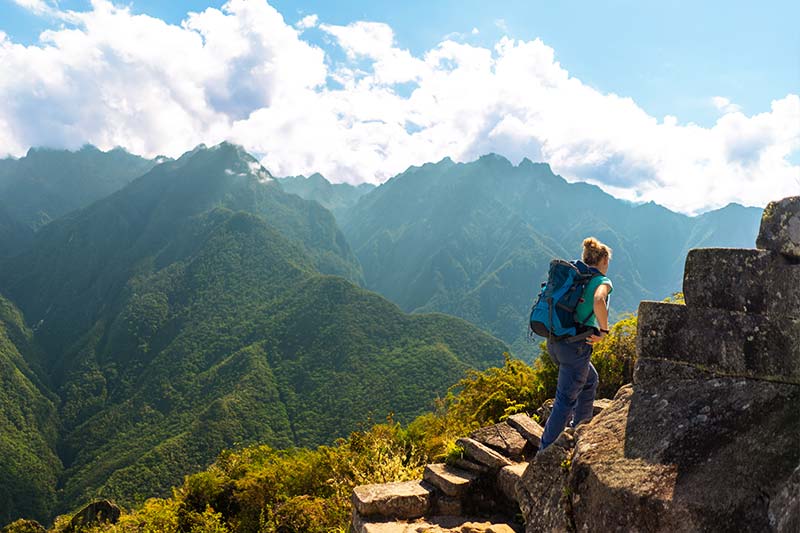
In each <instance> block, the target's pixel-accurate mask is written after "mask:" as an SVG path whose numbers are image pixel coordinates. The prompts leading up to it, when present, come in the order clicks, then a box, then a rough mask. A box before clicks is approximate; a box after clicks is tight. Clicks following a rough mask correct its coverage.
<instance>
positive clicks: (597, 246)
mask: <svg viewBox="0 0 800 533" xmlns="http://www.w3.org/2000/svg"><path fill="white" fill-rule="evenodd" d="M606 257H608V259H609V261H610V260H611V248H609V247H608V246H607V245H605V244H603V243H602V242H600V241H599V240H597V239H596V238H595V237H587V238H585V239H583V255H582V257H581V259H583V262H584V263H586V264H587V265H592V266H595V265H599V264H600V263H601V262H602V261H603V259H605V258H606Z"/></svg>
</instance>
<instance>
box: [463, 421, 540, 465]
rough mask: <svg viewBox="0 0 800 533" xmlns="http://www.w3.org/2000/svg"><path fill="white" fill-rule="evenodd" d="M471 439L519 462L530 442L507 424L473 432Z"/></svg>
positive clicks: (501, 423)
mask: <svg viewBox="0 0 800 533" xmlns="http://www.w3.org/2000/svg"><path fill="white" fill-rule="evenodd" d="M470 437H471V438H472V439H474V440H476V441H478V442H480V443H481V444H484V445H486V446H488V447H490V448H492V449H494V450H496V451H498V452H500V453H501V454H503V455H505V456H506V457H510V458H511V459H516V460H519V459H521V458H522V452H523V450H524V449H525V445H526V444H527V443H528V441H527V440H526V439H525V437H523V436H522V435H521V434H520V432H519V431H517V430H516V429H514V428H513V427H512V426H511V425H510V424H508V423H507V422H500V423H499V424H494V425H491V426H487V427H483V428H480V429H478V430H475V431H473V432H472V434H471V435H470Z"/></svg>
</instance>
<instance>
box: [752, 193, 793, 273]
mask: <svg viewBox="0 0 800 533" xmlns="http://www.w3.org/2000/svg"><path fill="white" fill-rule="evenodd" d="M756 246H757V247H758V248H761V249H762V250H772V251H774V252H779V253H782V254H784V255H786V256H787V257H792V258H794V259H800V196H790V197H788V198H784V199H783V200H778V201H777V202H770V203H769V204H767V207H766V209H764V214H763V215H762V216H761V227H760V228H759V230H758V238H757V239H756Z"/></svg>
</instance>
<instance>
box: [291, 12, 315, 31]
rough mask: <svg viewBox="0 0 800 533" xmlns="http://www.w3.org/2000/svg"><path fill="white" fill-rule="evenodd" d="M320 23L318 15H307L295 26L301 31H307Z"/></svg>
mask: <svg viewBox="0 0 800 533" xmlns="http://www.w3.org/2000/svg"><path fill="white" fill-rule="evenodd" d="M318 22H319V17H318V16H317V15H306V16H305V17H303V18H301V19H300V20H299V21H298V22H297V24H295V26H296V27H297V29H299V30H307V29H308V28H313V27H315V26H316V25H317V23H318Z"/></svg>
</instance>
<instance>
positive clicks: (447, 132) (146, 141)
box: [0, 0, 800, 212]
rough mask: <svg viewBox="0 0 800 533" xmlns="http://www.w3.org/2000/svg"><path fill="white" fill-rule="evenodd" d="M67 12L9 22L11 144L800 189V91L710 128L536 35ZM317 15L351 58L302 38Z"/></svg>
mask: <svg viewBox="0 0 800 533" xmlns="http://www.w3.org/2000/svg"><path fill="white" fill-rule="evenodd" d="M71 16H72V17H74V21H75V24H74V26H73V25H71V24H70V25H69V27H68V28H66V29H60V30H53V31H48V32H45V33H44V34H43V35H42V42H41V44H40V45H34V46H23V45H20V44H16V43H14V42H12V41H11V40H10V39H9V38H8V37H7V36H5V35H4V34H2V32H0V156H3V155H5V154H6V153H10V154H13V155H20V154H23V153H24V152H25V151H26V150H27V148H28V147H29V146H36V145H52V146H66V147H77V146H80V145H81V144H83V143H84V142H92V143H94V144H96V145H98V146H99V147H101V148H110V147H113V146H115V145H122V146H125V147H127V148H128V149H130V150H132V151H134V152H137V153H142V154H145V155H150V156H154V155H156V154H161V153H164V154H167V155H172V156H176V155H179V154H180V153H181V152H182V151H184V150H186V149H189V148H191V147H192V146H195V145H196V144H198V143H200V142H205V143H206V144H214V143H216V142H218V141H219V140H222V139H229V140H232V141H234V142H238V143H241V144H242V145H244V146H245V148H247V149H248V150H249V151H251V152H253V153H254V154H256V155H258V156H259V157H261V163H262V164H263V165H264V166H265V167H267V168H268V169H269V170H270V171H271V172H273V173H274V174H276V175H290V174H311V173H313V172H316V171H319V172H321V173H322V174H324V175H325V176H327V177H329V178H331V179H332V180H334V181H349V182H353V183H357V182H361V181H371V182H378V181H383V180H385V179H387V178H389V177H391V176H392V175H394V174H396V173H398V172H402V171H403V170H405V169H406V168H407V167H408V166H409V165H419V164H422V163H424V162H427V161H438V160H440V159H441V158H443V157H445V156H451V157H452V158H453V159H455V160H459V161H466V160H472V159H475V158H476V157H478V156H480V155H482V154H484V153H486V152H488V151H495V152H498V153H500V154H503V155H506V156H507V157H509V158H510V159H511V160H512V161H513V162H515V163H516V162H518V161H519V160H520V159H522V157H529V158H530V159H532V160H543V161H547V162H550V163H551V165H552V166H553V168H554V170H555V171H556V172H559V173H561V174H562V175H564V176H565V177H567V178H568V179H573V180H577V179H581V180H587V181H591V182H594V183H597V184H599V185H600V186H602V187H603V188H605V189H606V190H607V191H609V192H612V193H613V194H615V195H617V196H622V197H625V198H629V199H632V200H643V201H646V200H655V201H656V202H659V203H661V204H664V205H666V206H668V207H670V208H673V209H678V210H681V211H684V212H696V211H700V210H704V209H708V208H711V207H718V206H722V205H725V204H726V203H728V202H730V201H738V202H741V203H744V204H750V205H753V204H759V205H763V204H765V203H766V202H767V201H768V200H771V199H774V198H777V197H780V196H785V195H788V194H797V193H798V192H799V191H798V188H800V187H798V182H797V178H798V176H800V166H798V165H796V164H794V165H793V164H792V163H790V162H789V160H790V156H791V154H793V153H796V152H797V151H798V150H800V97H798V96H797V95H791V94H790V95H787V96H785V97H784V98H781V99H778V100H775V101H774V102H772V106H771V108H770V110H769V111H767V112H764V113H760V114H757V115H752V116H747V115H745V114H744V113H743V112H742V111H741V109H739V108H738V107H737V106H735V104H732V103H731V102H730V101H729V100H728V99H727V98H724V97H715V98H714V99H712V101H711V104H712V105H715V106H717V108H718V109H720V110H721V111H722V115H721V116H720V118H719V119H718V121H717V122H716V124H714V125H713V126H712V127H707V128H705V127H700V126H698V125H695V124H681V123H680V122H679V121H678V119H677V118H676V117H674V116H669V115H668V116H665V117H663V119H662V120H661V121H659V120H658V119H656V118H655V117H652V116H650V115H648V114H647V113H646V112H645V111H644V110H643V109H642V108H640V107H639V106H638V105H637V104H636V102H634V101H633V100H632V99H631V98H626V97H622V96H618V95H615V94H604V93H600V92H598V91H597V90H595V89H593V88H591V87H589V86H588V85H585V84H584V83H582V82H581V81H580V80H579V79H577V78H575V77H574V76H570V74H569V72H568V71H567V70H565V69H564V68H563V67H562V66H561V65H560V64H559V63H558V62H557V61H556V60H555V53H554V50H553V49H552V48H550V47H548V46H547V45H545V44H544V43H543V42H542V41H540V40H538V39H537V40H534V41H527V42H526V41H517V40H512V39H509V38H503V39H501V40H500V41H498V42H497V43H496V45H495V46H494V47H493V48H485V47H482V46H473V45H470V44H466V43H464V42H455V41H453V40H449V39H444V40H443V41H442V42H441V43H439V44H438V45H437V46H435V47H433V48H432V49H430V50H428V51H427V52H425V53H423V54H421V55H415V54H412V53H411V52H410V51H408V50H406V49H402V48H400V47H398V45H397V43H396V40H395V35H394V32H393V30H392V28H391V27H390V26H388V25H387V24H383V23H377V22H366V21H357V22H353V23H351V24H347V25H344V26H338V25H330V24H319V21H318V20H317V19H311V18H309V17H313V15H309V16H307V17H304V18H303V19H301V21H300V22H298V23H297V27H296V28H295V27H292V26H291V25H289V24H288V23H286V22H285V21H284V19H283V17H282V16H281V15H280V13H278V12H277V11H276V10H275V9H273V8H272V7H271V6H269V5H268V4H267V3H266V2H264V1H263V0H232V1H230V2H228V3H227V4H226V5H225V6H223V8H222V9H221V10H217V9H211V8H209V9H206V10H205V11H203V12H202V13H194V14H190V15H188V16H187V18H186V20H184V21H183V23H182V24H181V25H179V26H176V25H169V24H166V23H165V22H163V21H161V20H159V19H156V18H152V17H148V16H145V15H133V14H131V13H130V11H129V10H127V9H125V8H119V7H115V6H114V5H112V4H111V3H110V2H108V1H106V0H94V2H93V4H92V9H91V11H88V12H82V13H74V12H71ZM303 21H305V22H303ZM312 23H313V25H315V26H317V27H319V28H320V29H321V30H322V31H324V32H325V33H326V34H328V35H329V36H330V37H331V38H332V40H333V42H332V43H331V44H330V46H331V47H337V46H338V47H340V48H341V50H343V51H344V52H345V54H343V56H344V57H345V59H344V60H343V61H342V62H337V61H336V60H334V57H336V55H335V54H331V55H328V56H326V53H325V52H324V51H323V50H322V49H320V48H317V47H315V46H313V45H311V44H309V43H308V42H306V41H304V40H303V39H301V37H300V33H301V30H302V29H303V28H304V27H306V25H312ZM307 27H311V26H307ZM331 80H335V81H338V82H339V84H341V85H337V84H335V83H331V84H326V82H330V81H331Z"/></svg>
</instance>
